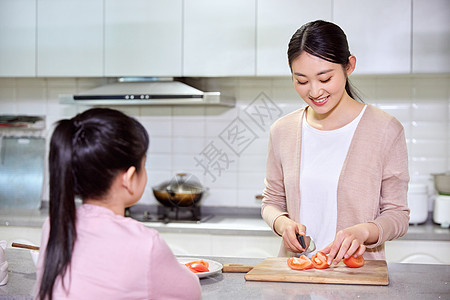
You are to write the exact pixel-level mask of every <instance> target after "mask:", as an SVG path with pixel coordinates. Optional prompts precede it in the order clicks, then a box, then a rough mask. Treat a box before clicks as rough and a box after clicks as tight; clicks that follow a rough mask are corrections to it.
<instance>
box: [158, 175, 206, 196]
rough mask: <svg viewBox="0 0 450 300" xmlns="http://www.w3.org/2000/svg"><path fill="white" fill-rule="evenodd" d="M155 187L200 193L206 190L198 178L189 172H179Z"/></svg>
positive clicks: (173, 191)
mask: <svg viewBox="0 0 450 300" xmlns="http://www.w3.org/2000/svg"><path fill="white" fill-rule="evenodd" d="M153 189H154V190H159V191H167V192H169V193H199V192H202V191H203V190H204V188H203V186H202V184H201V183H200V181H199V180H198V178H197V177H195V176H194V175H192V174H189V173H178V174H176V175H175V176H174V177H173V178H172V179H171V180H169V181H165V182H163V183H161V184H159V185H158V186H156V187H154V188H153Z"/></svg>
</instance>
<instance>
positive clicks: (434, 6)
mask: <svg viewBox="0 0 450 300" xmlns="http://www.w3.org/2000/svg"><path fill="white" fill-rule="evenodd" d="M412 39H413V43H412V44H413V49H412V50H413V51H412V53H413V64H412V70H413V73H450V1H448V0H414V1H413V38H412Z"/></svg>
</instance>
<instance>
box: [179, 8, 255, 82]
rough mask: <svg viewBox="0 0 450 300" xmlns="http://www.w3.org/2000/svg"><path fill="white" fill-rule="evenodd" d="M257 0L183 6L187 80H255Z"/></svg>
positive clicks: (185, 74)
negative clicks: (237, 78)
mask: <svg viewBox="0 0 450 300" xmlns="http://www.w3.org/2000/svg"><path fill="white" fill-rule="evenodd" d="M255 1H256V0H246V1H241V0H229V1H209V0H189V1H185V2H184V25H183V32H184V37H183V39H184V46H183V49H184V50H183V56H184V58H183V74H184V76H254V75H255V51H256V45H255V29H256V22H255V16H256V2H255Z"/></svg>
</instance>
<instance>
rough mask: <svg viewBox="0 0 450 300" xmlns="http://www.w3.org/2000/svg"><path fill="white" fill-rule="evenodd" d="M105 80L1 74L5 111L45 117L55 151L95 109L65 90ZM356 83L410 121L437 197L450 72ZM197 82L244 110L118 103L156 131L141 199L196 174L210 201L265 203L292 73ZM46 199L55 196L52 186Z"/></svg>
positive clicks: (294, 102) (413, 145) (445, 162)
mask: <svg viewBox="0 0 450 300" xmlns="http://www.w3.org/2000/svg"><path fill="white" fill-rule="evenodd" d="M105 80H106V79H102V78H87V79H86V78H83V79H79V78H0V114H29V115H45V116H46V118H47V120H46V124H47V137H48V138H47V149H48V140H49V137H50V135H51V132H52V125H53V124H54V122H55V121H57V120H59V119H62V118H70V117H72V116H74V115H75V114H76V113H78V112H80V111H83V110H84V109H86V108H87V107H82V106H74V105H62V104H59V102H58V101H59V100H58V95H59V94H71V93H75V92H79V91H82V90H85V89H88V88H92V87H96V86H98V85H100V84H103V83H104V82H105ZM351 80H352V83H353V85H354V86H355V87H356V88H357V89H358V90H359V92H360V95H361V96H362V99H363V100H364V101H365V102H366V103H370V104H374V105H376V106H378V107H380V108H381V109H383V110H385V111H387V112H388V113H390V114H392V115H394V116H395V117H396V118H398V119H399V121H400V122H401V123H402V124H403V126H404V127H405V132H406V138H407V144H408V151H409V169H410V174H411V178H412V182H414V183H421V184H427V185H428V186H429V189H430V194H432V193H433V184H432V179H431V176H430V174H431V173H435V172H444V171H447V170H450V75H422V76H419V75H414V76H353V77H351ZM196 84H197V85H200V86H202V87H206V88H207V89H208V90H209V91H217V90H220V91H221V92H226V93H230V94H232V95H234V96H235V98H236V107H234V108H225V107H211V106H208V107H206V106H198V107H197V106H189V107H187V106H186V107H184V106H173V107H169V106H127V107H120V106H118V107H116V108H118V109H120V110H122V111H124V112H126V113H128V114H130V115H132V116H135V117H136V118H137V119H138V120H140V121H141V122H142V123H143V124H144V126H145V127H146V128H147V130H148V132H149V134H150V150H149V156H148V159H147V172H148V184H147V189H146V191H145V193H144V195H143V198H142V199H141V200H140V203H141V204H156V200H155V199H154V197H153V194H152V189H151V188H152V186H154V185H156V184H159V183H161V182H163V181H165V180H169V179H171V178H172V177H173V176H174V175H175V174H176V173H179V172H188V173H192V174H194V175H195V176H196V177H198V178H199V179H200V181H201V182H202V184H203V185H204V186H206V187H207V188H208V192H207V195H206V197H205V198H204V199H203V202H202V205H207V206H227V207H259V206H260V204H261V201H260V200H258V199H255V196H256V195H258V194H260V193H261V192H262V190H263V188H264V177H265V163H266V153H267V143H268V134H269V127H270V124H271V123H273V121H275V120H276V119H277V118H279V117H280V116H282V115H285V114H287V113H289V112H291V111H294V110H296V109H298V108H300V107H302V106H304V102H303V101H302V100H301V99H300V98H299V96H298V95H297V94H296V92H295V90H294V88H293V86H292V82H291V79H290V78H288V77H265V78H208V79H197V80H196ZM47 151H48V150H47ZM45 177H46V178H48V174H46V176H45ZM46 182H47V180H46ZM43 200H44V201H46V200H48V184H45V185H44V192H43Z"/></svg>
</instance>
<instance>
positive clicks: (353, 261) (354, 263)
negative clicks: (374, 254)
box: [344, 255, 364, 268]
mask: <svg viewBox="0 0 450 300" xmlns="http://www.w3.org/2000/svg"><path fill="white" fill-rule="evenodd" d="M344 264H346V265H347V266H348V267H350V268H359V267H362V266H364V257H362V256H358V257H355V256H354V255H352V256H350V257H349V258H344Z"/></svg>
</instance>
